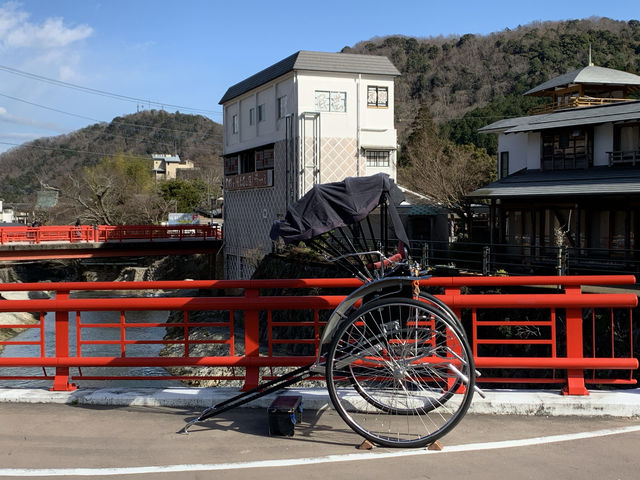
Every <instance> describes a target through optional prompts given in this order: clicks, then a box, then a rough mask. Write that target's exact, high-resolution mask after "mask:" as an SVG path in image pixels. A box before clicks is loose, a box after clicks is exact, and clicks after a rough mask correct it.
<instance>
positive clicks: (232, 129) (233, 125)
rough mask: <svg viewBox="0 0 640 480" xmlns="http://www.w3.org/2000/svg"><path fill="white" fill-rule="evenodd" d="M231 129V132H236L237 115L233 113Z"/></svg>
mask: <svg viewBox="0 0 640 480" xmlns="http://www.w3.org/2000/svg"><path fill="white" fill-rule="evenodd" d="M231 131H232V133H238V115H234V116H233V117H232V119H231Z"/></svg>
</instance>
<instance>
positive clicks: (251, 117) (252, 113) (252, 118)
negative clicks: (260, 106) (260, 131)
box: [249, 108, 256, 125]
mask: <svg viewBox="0 0 640 480" xmlns="http://www.w3.org/2000/svg"><path fill="white" fill-rule="evenodd" d="M255 124H256V109H255V108H250V109H249V125H255Z"/></svg>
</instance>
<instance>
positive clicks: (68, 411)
mask: <svg viewBox="0 0 640 480" xmlns="http://www.w3.org/2000/svg"><path fill="white" fill-rule="evenodd" d="M196 413H198V411H197V410H192V409H189V408H169V407H131V406H126V407H113V406H112V407H104V406H86V405H61V404H22V403H13V404H12V403H5V404H2V405H0V429H1V432H2V435H0V479H4V478H24V476H27V477H33V478H36V477H38V476H41V477H44V476H58V477H59V478H61V477H63V476H64V477H67V478H69V477H70V478H93V479H96V478H105V479H107V478H120V477H122V478H127V479H145V480H147V479H152V478H153V479H154V480H155V479H172V480H173V479H204V478H216V479H217V480H218V479H221V480H225V479H247V478H260V479H267V480H268V479H278V480H281V479H285V478H303V479H305V480H310V479H322V480H327V479H331V480H334V479H349V480H354V479H359V478H368V479H374V478H397V479H402V480H409V479H443V478H446V479H456V478H461V479H462V478H464V479H495V478H505V479H541V478H566V479H577V478H580V479H590V478H597V479H620V480H626V479H629V480H631V479H637V478H638V460H637V459H638V447H640V421H638V420H637V419H636V420H630V419H625V418H611V417H595V418H594V417H544V416H514V415H508V416H505V415H467V417H465V419H464V420H463V421H462V423H461V424H460V425H459V426H458V427H457V428H456V429H455V430H454V431H453V432H452V433H450V434H449V435H448V436H446V437H445V438H444V439H443V440H442V444H443V446H444V449H443V450H442V451H440V452H435V451H427V450H388V449H384V448H376V449H374V450H371V451H362V450H358V449H356V448H355V447H356V445H358V444H359V443H360V442H361V439H360V438H359V437H358V436H357V435H355V434H354V433H353V432H352V431H351V430H350V429H348V427H347V426H346V425H345V424H344V423H343V422H342V420H341V419H340V418H339V417H338V415H337V414H336V413H335V412H334V411H332V410H325V411H323V412H317V411H305V412H304V417H303V422H302V423H301V424H299V425H298V427H297V429H296V435H295V436H294V437H293V438H286V437H269V436H268V433H267V421H266V420H267V418H266V411H265V410H264V409H254V408H251V409H247V408H245V409H238V410H235V411H232V412H227V413H225V414H223V415H222V416H221V417H220V418H218V419H215V420H210V421H207V422H205V423H204V424H203V425H195V426H193V427H192V429H191V434H190V435H188V436H185V435H178V434H176V433H175V432H176V431H177V430H179V429H180V428H181V427H182V426H183V425H184V423H185V420H187V419H190V418H193V416H194V414H196ZM21 469H23V470H21ZM37 469H48V470H37ZM84 469H90V470H84ZM19 476H20V477H19Z"/></svg>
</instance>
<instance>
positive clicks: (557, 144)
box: [542, 127, 593, 170]
mask: <svg viewBox="0 0 640 480" xmlns="http://www.w3.org/2000/svg"><path fill="white" fill-rule="evenodd" d="M591 166H593V128H588V127H587V128H566V129H557V130H551V131H549V132H546V133H544V134H543V135H542V169H543V170H570V169H577V168H589V167H591Z"/></svg>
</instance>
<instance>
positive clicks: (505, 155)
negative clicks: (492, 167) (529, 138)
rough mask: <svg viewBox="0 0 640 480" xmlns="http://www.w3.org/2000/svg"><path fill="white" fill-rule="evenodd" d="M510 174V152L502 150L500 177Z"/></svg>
mask: <svg viewBox="0 0 640 480" xmlns="http://www.w3.org/2000/svg"><path fill="white" fill-rule="evenodd" d="M507 176H509V152H500V178H504V177H507Z"/></svg>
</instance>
